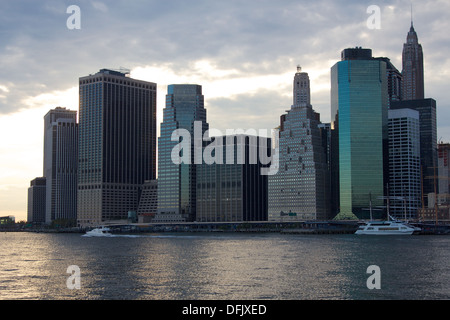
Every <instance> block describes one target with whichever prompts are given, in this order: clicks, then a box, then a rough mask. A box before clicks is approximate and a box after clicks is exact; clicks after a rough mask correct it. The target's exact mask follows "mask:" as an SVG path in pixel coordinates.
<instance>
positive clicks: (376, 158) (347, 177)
mask: <svg viewBox="0 0 450 320" xmlns="http://www.w3.org/2000/svg"><path fill="white" fill-rule="evenodd" d="M386 81H387V76H386V62H385V61H382V60H379V59H374V58H372V50H370V49H362V48H361V47H357V48H349V49H345V50H343V51H342V53H341V61H339V62H338V63H336V64H335V65H334V66H333V67H332V68H331V119H332V124H331V127H332V129H333V130H334V135H335V137H334V138H335V139H337V141H338V144H339V145H338V148H335V150H336V149H338V154H334V155H333V162H334V163H339V214H338V215H337V216H336V217H335V219H358V218H365V217H369V210H366V209H368V208H369V205H370V198H372V200H373V202H372V203H373V205H375V206H378V205H379V206H381V205H383V204H384V203H383V200H382V199H380V198H381V197H383V196H384V189H385V183H387V182H388V176H387V175H388V170H384V169H385V168H388V165H389V163H388V154H387V152H388V114H387V111H388V109H387V104H388V90H387V89H388V87H387V84H386ZM336 158H337V159H336Z"/></svg>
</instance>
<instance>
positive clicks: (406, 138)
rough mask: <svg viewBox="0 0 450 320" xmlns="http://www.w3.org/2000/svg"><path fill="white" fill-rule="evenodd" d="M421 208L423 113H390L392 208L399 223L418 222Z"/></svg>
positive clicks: (407, 111) (390, 200) (390, 201)
mask: <svg viewBox="0 0 450 320" xmlns="http://www.w3.org/2000/svg"><path fill="white" fill-rule="evenodd" d="M420 205H421V185H420V126H419V112H418V111H416V110H412V109H393V110H389V207H390V214H391V215H392V216H394V217H397V218H399V219H405V218H406V219H415V218H416V217H417V210H418V209H419V208H420Z"/></svg>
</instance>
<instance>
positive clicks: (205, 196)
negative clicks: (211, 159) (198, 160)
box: [196, 135, 271, 222]
mask: <svg viewBox="0 0 450 320" xmlns="http://www.w3.org/2000/svg"><path fill="white" fill-rule="evenodd" d="M215 139H216V140H215V141H214V143H216V142H217V141H218V139H220V141H221V143H220V144H219V145H218V146H215V148H217V149H214V151H215V155H216V156H218V154H220V155H221V156H220V157H221V158H220V159H217V160H218V161H220V163H217V162H215V163H212V164H209V163H205V162H203V164H201V165H197V214H196V221H199V222H225V221H227V222H231V221H238V222H239V221H267V175H264V174H261V168H262V167H263V164H262V163H261V161H257V159H256V158H257V155H261V154H264V155H267V154H268V150H270V148H271V139H269V138H266V137H259V136H252V135H227V136H220V137H215ZM218 148H220V149H221V150H220V151H219V150H218ZM241 155H242V158H241ZM238 159H241V160H244V161H238ZM253 160H255V161H253Z"/></svg>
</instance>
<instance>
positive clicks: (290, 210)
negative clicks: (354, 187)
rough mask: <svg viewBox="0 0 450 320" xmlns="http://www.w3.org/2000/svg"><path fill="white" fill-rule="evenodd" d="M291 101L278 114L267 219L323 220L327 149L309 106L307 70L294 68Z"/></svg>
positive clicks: (326, 212) (326, 211)
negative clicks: (276, 154)
mask: <svg viewBox="0 0 450 320" xmlns="http://www.w3.org/2000/svg"><path fill="white" fill-rule="evenodd" d="M293 87H294V88H293V89H294V90H293V93H294V94H293V95H294V97H293V105H292V107H291V109H290V110H288V111H287V113H286V114H283V115H282V116H281V117H280V127H279V169H278V172H277V173H276V174H275V175H270V176H269V204H268V206H269V208H268V219H269V221H280V220H283V221H289V220H294V221H295V220H305V219H306V220H311V219H312V220H325V219H327V218H328V217H329V211H330V206H329V203H330V198H329V197H330V189H329V188H330V185H329V170H328V163H327V153H326V149H325V148H324V145H323V140H322V136H321V131H320V129H319V127H318V125H319V124H320V116H319V114H318V113H317V112H315V111H314V110H313V108H312V106H311V103H310V101H311V98H310V81H309V76H308V74H307V73H305V72H302V71H301V68H300V67H299V68H298V69H297V73H296V74H295V76H294V82H293Z"/></svg>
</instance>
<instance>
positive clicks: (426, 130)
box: [391, 98, 439, 207]
mask: <svg viewBox="0 0 450 320" xmlns="http://www.w3.org/2000/svg"><path fill="white" fill-rule="evenodd" d="M405 108H408V109H413V110H416V111H418V112H419V124H420V165H421V174H422V185H423V187H422V189H423V194H422V198H423V200H422V201H423V205H424V206H425V207H426V206H428V197H427V195H428V194H429V193H434V192H435V188H434V181H433V180H434V179H433V176H434V175H435V167H437V165H438V153H437V148H438V146H437V125H436V123H437V119H436V100H434V99H431V98H428V99H418V100H409V101H395V102H392V103H391V110H394V109H405ZM436 175H437V174H436ZM438 187H439V185H438ZM437 191H439V188H437Z"/></svg>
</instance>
